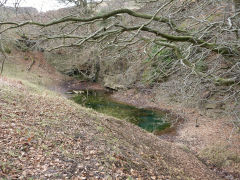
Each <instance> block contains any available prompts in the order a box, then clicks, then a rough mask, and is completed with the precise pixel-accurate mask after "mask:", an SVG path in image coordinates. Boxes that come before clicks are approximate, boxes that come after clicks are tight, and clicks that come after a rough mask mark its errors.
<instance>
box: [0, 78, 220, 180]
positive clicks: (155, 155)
mask: <svg viewBox="0 0 240 180" xmlns="http://www.w3.org/2000/svg"><path fill="white" fill-rule="evenodd" d="M0 121H1V123H0V139H1V141H0V149H1V151H0V177H1V178H8V179H15V178H16V179H18V178H24V179H25V178H33V179H53V178H57V179H59V178H60V179H64V178H72V179H74V178H75V179H77V178H80V179H103V178H110V177H113V178H118V179H126V178H128V177H132V178H137V177H139V178H140V177H141V178H142V179H220V178H219V177H217V176H215V174H214V172H212V171H210V170H209V169H208V168H207V167H206V166H205V165H204V164H202V163H201V162H200V161H199V160H198V159H197V158H195V157H194V156H192V155H191V154H189V153H188V152H185V151H184V148H181V147H179V146H177V145H174V144H172V143H169V142H166V141H164V140H161V139H159V138H158V137H157V136H154V135H152V134H150V133H147V132H145V131H144V130H142V129H140V128H138V127H136V126H134V125H132V124H129V123H128V122H125V121H122V120H118V119H114V118H112V117H107V116H104V115H102V114H99V113H96V112H94V111H93V110H90V109H86V108H83V107H81V106H79V105H77V104H75V103H73V102H72V101H70V100H67V99H66V98H64V97H62V96H61V95H60V94H56V93H55V92H51V91H48V90H45V89H44V88H42V87H39V86H36V85H34V84H31V83H29V82H28V81H24V80H23V81H21V80H20V81H19V80H13V79H9V78H6V77H5V78H4V77H1V79H0Z"/></svg>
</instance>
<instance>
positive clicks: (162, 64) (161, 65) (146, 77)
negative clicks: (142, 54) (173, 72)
mask: <svg viewBox="0 0 240 180" xmlns="http://www.w3.org/2000/svg"><path fill="white" fill-rule="evenodd" d="M161 48H162V47H161V46H159V45H156V44H155V45H153V46H152V48H151V52H150V53H149V58H148V59H147V60H146V68H145V71H144V73H143V76H142V79H143V82H144V83H146V84H148V85H153V84H154V83H155V82H162V81H165V80H166V79H167V77H168V70H169V69H170V68H171V67H172V64H173V62H174V58H175V56H174V53H173V51H172V50H171V49H167V48H165V49H162V50H161ZM160 50H161V51H160Z"/></svg>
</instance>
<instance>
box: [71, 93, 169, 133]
mask: <svg viewBox="0 0 240 180" xmlns="http://www.w3.org/2000/svg"><path fill="white" fill-rule="evenodd" d="M73 100H74V101H75V102H76V103H78V104H81V105H83V106H86V107H88V108H92V109H95V110H96V111H98V112H100V113H104V114H107V115H110V116H113V117H116V118H119V119H123V120H126V121H129V122H131V123H133V124H136V125H137V126H139V127H141V128H143V129H145V130H147V131H149V132H159V131H161V130H164V129H166V128H168V127H170V123H169V122H167V120H166V119H167V118H166V114H165V113H162V112H158V111H155V110H151V109H141V108H137V107H135V106H131V105H127V104H123V103H120V102H116V101H115V100H113V99H111V97H110V94H109V93H107V92H105V91H84V92H82V93H81V94H77V95H75V96H74V97H73Z"/></svg>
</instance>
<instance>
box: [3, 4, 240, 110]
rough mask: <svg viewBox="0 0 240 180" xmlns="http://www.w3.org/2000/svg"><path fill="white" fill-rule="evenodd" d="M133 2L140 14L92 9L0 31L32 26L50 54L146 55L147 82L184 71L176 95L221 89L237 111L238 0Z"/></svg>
mask: <svg viewBox="0 0 240 180" xmlns="http://www.w3.org/2000/svg"><path fill="white" fill-rule="evenodd" d="M62 2H65V3H66V2H67V3H75V4H76V5H77V6H78V7H79V8H81V9H87V8H89V6H88V5H89V2H88V1H85V0H63V1H62ZM98 2H103V1H97V2H96V3H98ZM137 2H138V3H141V4H143V6H144V8H142V9H144V11H142V10H139V11H135V10H130V9H124V8H120V9H116V10H110V11H107V12H103V13H102V12H100V13H99V12H94V11H92V12H91V13H90V14H88V15H87V16H86V14H84V13H80V14H77V13H71V14H70V15H65V16H63V17H62V18H60V19H57V20H52V21H49V22H44V21H24V22H13V21H9V22H0V25H1V26H2V27H3V28H4V29H2V30H1V31H0V33H1V34H3V33H5V32H7V31H10V30H12V29H16V28H21V29H22V28H25V27H27V26H31V27H32V26H34V27H38V28H39V31H40V32H41V33H40V34H39V37H38V39H39V40H40V41H46V40H48V41H51V42H56V46H54V47H53V46H51V47H49V50H50V51H54V50H58V49H62V48H75V49H79V48H81V47H92V46H97V47H98V49H99V50H101V51H103V50H106V49H109V48H116V49H117V50H118V51H117V52H120V54H121V53H123V52H127V53H129V52H130V53H132V54H134V56H135V55H136V56H138V55H139V56H140V54H141V55H145V56H149V57H148V60H149V62H152V63H151V65H152V66H155V67H157V70H158V72H154V73H153V74H152V77H153V78H156V77H161V78H165V79H166V78H168V77H169V76H173V75H174V74H176V73H177V72H179V71H182V72H183V74H184V73H185V76H184V78H182V84H181V86H180V91H179V92H182V94H183V95H184V97H185V99H187V98H188V97H190V96H193V94H194V93H195V94H196V93H198V92H199V89H203V88H202V87H201V86H200V85H201V84H204V83H210V84H211V85H210V86H209V87H208V89H210V88H211V89H214V88H216V87H224V93H225V94H226V96H225V97H224V100H221V101H228V100H229V101H234V102H236V106H235V107H237V106H238V104H239V103H238V102H237V101H238V99H236V96H239V83H240V76H239V72H240V65H239V64H240V62H239V54H240V53H239V49H240V42H239V38H238V32H239V22H238V21H239V18H238V16H239V4H240V3H239V1H237V0H234V1H233V2H229V1H216V0H212V1H204V0H202V1H177V0H170V1H169V0H165V1H164V0H163V1H137ZM232 5H233V6H234V7H235V10H233V9H232V8H231V7H232ZM83 12H84V11H83ZM236 37H237V38H236ZM96 44H97V45H96ZM136 47H141V48H138V49H137V48H136ZM127 50H128V51H127ZM153 51H154V52H153ZM151 52H153V53H151ZM169 54H171V61H169ZM212 56H214V57H216V61H214V63H212V62H209V59H211V57H212ZM159 58H160V60H159V61H156V59H159ZM166 58H168V60H165V59H166ZM223 63H224V64H225V66H227V69H225V70H223V67H222V66H221V65H222V64H223ZM204 66H205V67H204ZM204 88H206V86H204ZM206 97H207V96H206ZM206 97H204V98H206ZM204 98H203V101H204ZM203 101H202V102H203ZM235 112H236V113H235V114H238V113H239V112H237V111H235Z"/></svg>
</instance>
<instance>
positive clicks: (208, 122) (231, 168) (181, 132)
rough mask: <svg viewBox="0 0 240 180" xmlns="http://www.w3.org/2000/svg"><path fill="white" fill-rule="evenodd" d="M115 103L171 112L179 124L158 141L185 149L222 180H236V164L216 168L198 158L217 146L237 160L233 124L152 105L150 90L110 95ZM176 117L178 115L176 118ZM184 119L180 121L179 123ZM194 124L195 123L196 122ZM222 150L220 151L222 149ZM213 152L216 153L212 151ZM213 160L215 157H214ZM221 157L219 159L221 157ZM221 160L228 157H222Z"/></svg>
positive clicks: (238, 142) (238, 138)
mask: <svg viewBox="0 0 240 180" xmlns="http://www.w3.org/2000/svg"><path fill="white" fill-rule="evenodd" d="M113 98H115V99H116V100H118V101H121V102H124V103H128V104H131V105H134V106H138V107H143V108H156V109H159V110H161V111H167V112H170V113H173V114H174V116H175V117H178V116H180V118H179V120H180V121H179V120H177V121H178V122H179V123H176V125H177V127H175V131H170V133H167V134H163V135H161V136H159V137H160V139H164V140H167V141H170V142H173V143H175V144H182V145H184V146H186V147H187V148H189V150H190V151H191V153H192V154H194V155H195V156H196V157H198V158H200V159H201V161H203V162H204V163H206V164H207V165H208V166H209V167H210V168H212V169H214V170H215V171H217V172H218V173H219V174H220V175H222V176H223V177H224V178H226V179H240V163H239V162H238V163H233V162H231V163H230V164H227V165H225V166H221V167H216V165H215V164H213V163H212V162H211V159H210V160H209V159H208V158H207V157H206V159H204V158H202V157H201V155H200V153H201V152H202V151H203V150H205V149H207V148H211V147H217V148H219V149H220V150H222V149H227V151H229V152H234V153H235V154H236V156H238V157H240V133H239V132H238V131H237V130H236V129H235V128H234V126H233V124H232V123H231V121H230V120H227V118H226V117H225V118H224V117H223V118H217V119H215V118H209V117H208V116H206V115H204V113H203V112H201V111H199V110H198V109H193V108H186V107H183V106H182V105H181V104H172V103H169V102H168V101H166V97H163V98H161V99H163V101H161V102H155V101H154V94H153V93H151V90H148V91H145V92H139V91H137V90H135V89H131V90H128V91H122V92H116V93H115V94H114V95H113ZM177 115H178V116H177ZM183 119H184V121H183ZM196 121H197V123H196ZM222 151H223V150H222ZM212 153H216V154H217V152H212ZM215 158H218V157H217V155H216V157H215ZM221 158H222V157H221ZM225 158H226V159H225V161H227V160H228V157H225Z"/></svg>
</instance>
